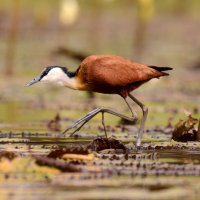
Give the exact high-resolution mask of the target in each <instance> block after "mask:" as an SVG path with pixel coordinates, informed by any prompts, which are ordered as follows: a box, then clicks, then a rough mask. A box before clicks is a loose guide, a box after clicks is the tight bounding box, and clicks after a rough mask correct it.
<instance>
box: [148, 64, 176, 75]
mask: <svg viewBox="0 0 200 200" xmlns="http://www.w3.org/2000/svg"><path fill="white" fill-rule="evenodd" d="M149 67H150V68H152V69H155V70H157V71H159V72H162V73H163V76H169V74H168V73H166V72H163V71H168V70H172V69H173V68H171V67H157V66H152V65H149Z"/></svg>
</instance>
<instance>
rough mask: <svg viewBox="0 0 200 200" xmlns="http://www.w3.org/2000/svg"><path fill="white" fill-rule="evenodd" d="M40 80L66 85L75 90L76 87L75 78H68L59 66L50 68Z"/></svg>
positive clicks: (55, 84)
mask: <svg viewBox="0 0 200 200" xmlns="http://www.w3.org/2000/svg"><path fill="white" fill-rule="evenodd" d="M40 81H41V82H43V83H47V84H51V85H54V86H62V87H68V88H71V89H75V90H76V89H78V83H77V80H76V78H75V77H73V78H70V77H69V76H68V75H67V74H65V73H64V72H63V70H62V69H60V68H59V67H55V68H53V69H51V70H50V71H49V73H48V74H47V75H46V76H44V77H43V78H42V79H41V80H40Z"/></svg>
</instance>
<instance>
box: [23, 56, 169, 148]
mask: <svg viewBox="0 0 200 200" xmlns="http://www.w3.org/2000/svg"><path fill="white" fill-rule="evenodd" d="M172 69H173V68H171V67H158V66H154V65H146V64H140V63H135V62H133V61H131V60H128V59H126V58H124V57H121V56H116V55H91V56H88V57H87V58H85V59H84V60H83V61H82V62H81V64H80V65H79V67H78V68H77V69H76V70H75V71H73V72H71V71H69V70H68V68H67V67H61V66H49V67H46V68H45V69H43V70H42V72H41V73H40V74H39V76H37V77H36V78H34V79H33V80H31V81H30V82H28V83H27V84H26V86H30V85H33V84H35V83H37V82H43V83H47V84H51V85H54V86H62V87H68V88H70V89H73V90H81V91H92V92H97V93H103V94H117V95H120V96H121V97H122V98H123V99H124V100H125V102H126V104H127V106H128V107H129V109H130V111H131V113H132V116H127V115H124V114H121V113H119V112H116V111H114V110H112V109H110V108H107V107H103V106H102V107H99V108H96V109H94V110H92V111H91V112H89V113H87V114H86V115H84V116H83V117H81V118H80V119H78V120H77V121H76V122H75V123H74V124H72V125H71V126H70V127H69V128H68V129H67V130H65V131H64V132H63V134H64V133H66V132H67V131H69V130H70V129H72V128H75V127H76V126H77V125H79V124H80V123H82V122H83V123H82V124H81V125H80V127H78V128H77V129H76V130H75V131H74V132H73V133H72V134H71V135H70V136H72V135H73V134H74V133H75V132H76V131H79V130H80V129H81V128H82V127H83V125H84V124H86V123H87V122H88V121H89V120H91V119H92V118H93V117H94V116H95V115H97V114H98V113H102V125H103V127H104V131H105V135H106V138H107V133H106V128H105V123H104V113H109V114H112V115H115V116H118V117H121V118H123V119H126V120H128V121H136V120H138V116H137V114H136V112H135V111H134V110H133V108H132V106H131V105H130V103H129V99H128V97H129V98H130V99H131V100H133V101H134V102H135V103H136V104H138V106H140V108H141V109H142V112H143V117H142V119H141V125H140V128H139V131H138V137H137V141H136V146H137V147H139V146H141V140H142V135H143V133H144V127H145V122H146V118H147V114H148V107H147V106H145V105H144V104H142V103H141V102H140V101H139V100H138V99H136V98H135V97H134V96H133V95H132V94H131V92H132V91H133V90H135V89H137V88H139V87H140V86H141V85H142V84H144V83H147V82H148V81H150V80H151V79H153V78H158V79H159V77H161V76H169V74H168V73H166V72H165V71H168V70H172Z"/></svg>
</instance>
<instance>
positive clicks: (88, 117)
mask: <svg viewBox="0 0 200 200" xmlns="http://www.w3.org/2000/svg"><path fill="white" fill-rule="evenodd" d="M99 112H107V113H110V114H112V115H115V116H118V117H121V118H123V119H126V120H129V121H136V120H137V119H138V117H137V115H136V114H133V116H132V117H129V116H127V115H123V114H121V113H118V112H116V111H114V110H111V109H109V108H106V107H99V108H96V109H95V110H93V111H91V112H89V113H87V114H86V115H84V116H83V117H81V118H80V119H78V120H77V121H76V122H75V123H74V124H72V125H71V126H70V127H69V128H68V129H67V130H66V131H64V132H63V133H62V134H64V133H66V132H67V131H69V130H70V129H72V128H74V127H76V126H77V125H78V124H80V123H81V122H83V121H87V122H88V121H89V120H90V119H92V118H93V117H94V116H95V115H96V114H98V113H99ZM85 123H86V122H85ZM85 123H83V124H82V126H83V125H84V124H85ZM82 126H81V127H82ZM79 130H80V129H79ZM71 135H73V134H71Z"/></svg>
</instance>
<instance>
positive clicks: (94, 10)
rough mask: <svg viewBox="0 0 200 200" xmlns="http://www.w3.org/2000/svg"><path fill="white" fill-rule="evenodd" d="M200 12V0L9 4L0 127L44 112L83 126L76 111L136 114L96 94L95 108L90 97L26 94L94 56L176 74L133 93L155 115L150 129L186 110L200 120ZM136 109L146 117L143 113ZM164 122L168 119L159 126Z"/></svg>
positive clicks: (1, 44)
mask: <svg viewBox="0 0 200 200" xmlns="http://www.w3.org/2000/svg"><path fill="white" fill-rule="evenodd" d="M199 9H200V1H199V0H192V1H191V0H165V1H161V0H124V1H123V0H48V1H45V0H28V1H26V0H1V1H0V70H1V74H0V76H1V77H0V83H1V84H0V101H1V105H0V107H1V116H0V119H1V120H2V122H4V123H18V122H21V121H19V120H20V119H21V118H23V120H24V121H26V122H28V121H29V122H30V121H31V120H32V119H29V118H27V116H28V115H30V114H31V116H33V115H34V113H35V115H36V113H37V112H36V110H46V111H44V112H42V113H43V114H41V113H39V114H37V115H36V116H35V118H37V117H38V118H45V119H50V118H52V117H53V116H54V115H55V114H56V113H57V112H58V111H60V110H65V112H63V115H62V116H63V117H69V118H70V117H72V116H73V117H72V118H74V119H76V118H77V117H80V116H81V115H80V116H79V114H78V115H76V114H74V113H73V112H69V110H74V112H75V111H76V110H79V111H80V110H91V109H93V108H95V107H97V106H109V107H111V108H113V109H115V110H117V111H122V112H128V108H127V107H126V104H125V103H124V102H123V100H122V99H121V97H117V96H116V95H103V94H95V98H94V99H93V100H90V99H88V98H89V97H90V94H88V93H86V92H80V91H72V90H70V89H66V88H52V87H51V86H47V85H42V84H36V85H34V86H32V87H29V88H25V84H26V83H27V82H28V81H30V80H32V79H33V78H34V77H35V76H37V75H38V74H39V73H40V71H41V70H42V69H43V68H44V67H46V66H50V65H58V66H65V67H68V69H69V70H75V69H76V68H77V67H78V65H79V64H80V62H81V58H84V57H85V56H88V55H92V54H114V55H119V56H123V57H125V58H128V59H130V60H132V61H134V62H141V63H144V64H151V65H157V66H168V67H172V68H173V69H174V70H173V71H171V72H170V76H169V77H163V78H161V79H159V80H151V81H150V82H148V83H147V84H145V85H143V86H141V88H139V89H138V90H136V91H134V92H133V95H134V96H135V97H136V98H138V99H139V100H140V101H142V102H144V103H145V104H146V105H147V106H148V107H149V109H150V111H149V112H150V116H151V117H149V118H148V120H147V125H149V126H150V125H152V124H157V125H165V124H167V119H168V118H169V117H173V116H174V115H175V114H176V113H182V111H181V112H179V111H180V110H181V109H182V108H183V107H185V108H188V109H189V110H190V111H191V112H193V111H194V114H195V116H198V110H199V109H200V107H199V93H200V87H199V85H200V78H199V73H200V57H199V50H200V36H199V35H200V13H199ZM77 55H78V56H77ZM134 109H135V110H136V111H137V112H139V113H141V110H140V108H138V106H134ZM49 110H52V112H51V113H49ZM69 113H70V114H69ZM84 113H86V112H84ZM81 114H83V113H81ZM43 115H44V116H43ZM180 115H182V114H180ZM20 116H21V118H20ZM140 116H141V115H140ZM160 116H165V117H164V118H162V117H161V120H160V121H159V120H158V121H155V122H154V123H153V122H152V121H153V120H152V119H155V118H160ZM180 117H181V116H180ZM24 118H25V119H24ZM177 118H179V117H177ZM99 119H100V116H99ZM23 120H22V121H23ZM118 120H119V119H118ZM114 121H116V119H115V118H114ZM111 122H112V120H110V123H111ZM108 124H109V123H108ZM114 124H115V123H114Z"/></svg>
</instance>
